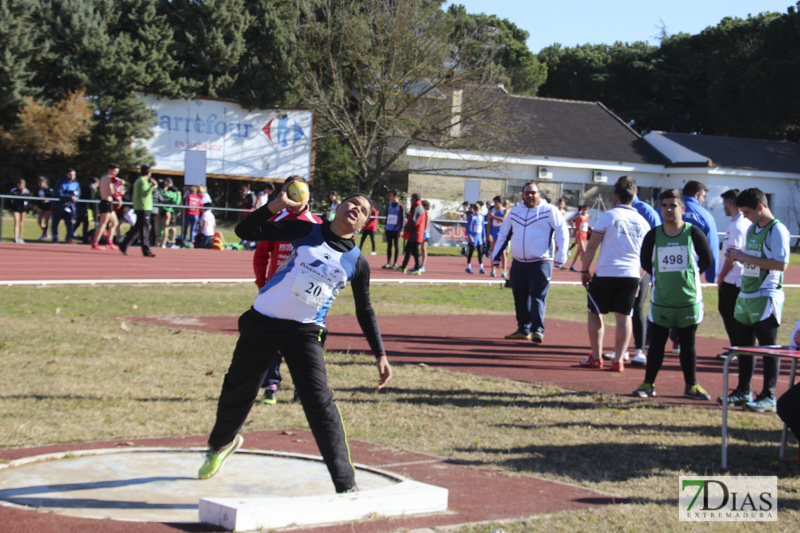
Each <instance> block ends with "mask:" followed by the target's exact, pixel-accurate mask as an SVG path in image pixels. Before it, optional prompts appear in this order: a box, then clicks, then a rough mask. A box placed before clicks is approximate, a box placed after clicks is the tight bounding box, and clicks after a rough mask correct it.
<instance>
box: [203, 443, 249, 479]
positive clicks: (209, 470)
mask: <svg viewBox="0 0 800 533" xmlns="http://www.w3.org/2000/svg"><path fill="white" fill-rule="evenodd" d="M243 443H244V438H242V436H241V435H236V438H235V439H233V442H231V443H230V444H228V446H227V447H225V448H222V449H221V450H218V451H216V452H215V451H214V450H208V452H206V460H205V462H204V463H203V466H201V467H200V471H199V472H198V473H197V477H199V478H200V479H208V478H210V477H211V476H213V475H214V474H216V473H217V472H218V471H219V467H221V466H222V462H223V461H224V460H225V458H226V457H228V456H229V455H230V454H232V453H233V452H235V451H236V450H238V449H239V448H241V447H242V444H243Z"/></svg>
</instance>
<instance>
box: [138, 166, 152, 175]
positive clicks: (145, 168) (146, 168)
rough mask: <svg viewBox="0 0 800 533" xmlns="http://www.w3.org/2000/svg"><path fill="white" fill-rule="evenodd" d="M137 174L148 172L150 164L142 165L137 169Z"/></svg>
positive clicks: (146, 173)
mask: <svg viewBox="0 0 800 533" xmlns="http://www.w3.org/2000/svg"><path fill="white" fill-rule="evenodd" d="M139 174H140V175H142V176H147V175H148V174H150V165H142V166H141V168H140V169H139Z"/></svg>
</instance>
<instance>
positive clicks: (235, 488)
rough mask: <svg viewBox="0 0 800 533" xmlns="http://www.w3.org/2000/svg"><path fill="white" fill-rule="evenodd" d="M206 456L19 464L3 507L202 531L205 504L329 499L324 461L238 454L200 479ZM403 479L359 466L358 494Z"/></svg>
mask: <svg viewBox="0 0 800 533" xmlns="http://www.w3.org/2000/svg"><path fill="white" fill-rule="evenodd" d="M204 451H205V450H204V449H199V448H196V449H176V448H128V449H124V450H119V449H110V450H109V449H105V450H83V451H75V452H66V453H58V454H49V455H39V456H35V457H27V458H24V459H17V460H15V461H11V462H9V463H8V464H5V465H2V466H1V467H0V504H4V505H13V506H20V507H23V508H26V509H31V510H39V511H47V512H52V513H56V514H63V515H69V516H75V517H81V518H101V519H113V520H130V521H141V522H182V523H187V522H189V523H197V522H199V518H198V502H199V500H200V498H270V497H282V498H286V497H300V496H315V495H330V494H332V493H333V484H332V483H331V480H330V475H329V474H328V470H327V468H326V467H325V464H324V463H323V462H322V461H321V458H319V457H314V456H308V455H302V454H289V453H281V452H270V451H254V450H239V451H238V452H236V453H235V454H233V455H232V456H230V457H229V458H228V459H227V460H226V461H225V464H224V465H223V467H222V468H221V469H220V471H219V472H218V473H217V475H215V476H214V477H212V478H210V479H205V480H200V479H197V470H198V469H199V468H200V465H201V464H202V462H203V456H202V453H203V452H204ZM403 479H404V478H402V477H401V476H397V475H394V474H390V473H388V472H382V471H379V470H376V469H371V468H367V467H364V466H362V465H357V466H356V480H357V482H358V486H359V488H360V489H361V490H362V491H364V490H372V489H378V488H382V487H386V486H389V485H393V484H397V483H399V482H401V481H403Z"/></svg>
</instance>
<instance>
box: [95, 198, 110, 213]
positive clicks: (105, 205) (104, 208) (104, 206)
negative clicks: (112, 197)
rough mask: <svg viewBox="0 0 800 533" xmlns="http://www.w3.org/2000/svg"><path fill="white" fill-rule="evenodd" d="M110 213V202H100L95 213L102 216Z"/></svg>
mask: <svg viewBox="0 0 800 533" xmlns="http://www.w3.org/2000/svg"><path fill="white" fill-rule="evenodd" d="M111 211H113V208H112V206H111V202H109V201H108V200H100V205H98V206H97V213H98V214H100V215H102V214H103V213H110V212H111Z"/></svg>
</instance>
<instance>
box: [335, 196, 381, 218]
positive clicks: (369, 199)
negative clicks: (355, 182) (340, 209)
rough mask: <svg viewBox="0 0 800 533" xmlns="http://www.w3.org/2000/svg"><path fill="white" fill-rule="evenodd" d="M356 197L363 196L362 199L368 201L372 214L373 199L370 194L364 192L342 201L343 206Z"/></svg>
mask: <svg viewBox="0 0 800 533" xmlns="http://www.w3.org/2000/svg"><path fill="white" fill-rule="evenodd" d="M356 196H361V197H362V198H366V199H367V202H369V211H370V213H372V207H373V205H374V204H373V203H372V198H370V197H369V195H368V194H364V193H363V192H357V193H355V194H351V195H350V196H348V197H347V198H345V199H344V200H342V201H341V203H342V204H343V203H345V202H347V201H348V200H350V199H351V198H355V197H356ZM340 205H341V204H340Z"/></svg>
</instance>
